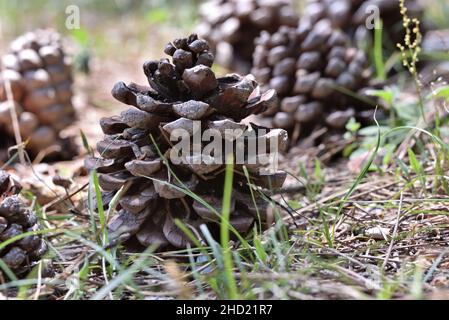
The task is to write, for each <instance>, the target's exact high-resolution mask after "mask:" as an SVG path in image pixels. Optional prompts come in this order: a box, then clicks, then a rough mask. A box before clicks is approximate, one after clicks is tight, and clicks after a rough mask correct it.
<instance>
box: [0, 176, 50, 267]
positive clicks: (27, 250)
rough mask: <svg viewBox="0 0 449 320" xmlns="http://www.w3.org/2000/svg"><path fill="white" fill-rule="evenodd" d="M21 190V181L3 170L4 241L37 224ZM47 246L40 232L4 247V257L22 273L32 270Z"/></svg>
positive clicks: (0, 236) (0, 234)
mask: <svg viewBox="0 0 449 320" xmlns="http://www.w3.org/2000/svg"><path fill="white" fill-rule="evenodd" d="M19 191H20V185H19V184H18V183H17V182H16V181H14V180H13V179H12V178H11V177H10V175H9V174H8V173H7V172H6V171H4V170H0V243H2V242H4V241H7V240H9V239H11V238H13V237H16V236H19V235H21V234H23V233H25V232H30V231H34V230H36V228H37V219H36V216H35V215H34V213H33V212H32V211H31V210H30V209H29V208H28V207H27V206H26V205H24V203H23V202H22V201H21V199H20V197H19V196H18V193H19ZM46 250H47V245H46V243H45V241H44V240H43V239H42V238H41V237H40V236H37V235H30V236H26V237H24V238H22V239H20V240H18V241H15V242H13V243H11V244H10V245H8V246H6V247H5V248H4V249H3V250H2V249H0V259H1V260H3V262H4V263H5V264H6V265H7V266H8V267H9V268H10V269H11V270H12V271H13V272H15V273H16V274H17V275H21V274H23V273H25V272H26V271H27V270H30V268H31V267H32V266H33V264H35V263H36V262H37V261H38V260H39V259H40V258H41V257H42V256H43V254H44V253H45V252H46ZM1 273H2V271H1V269H0V275H1Z"/></svg>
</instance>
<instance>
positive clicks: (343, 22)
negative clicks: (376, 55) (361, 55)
mask: <svg viewBox="0 0 449 320" xmlns="http://www.w3.org/2000/svg"><path fill="white" fill-rule="evenodd" d="M376 7H377V8H378V9H379V15H380V18H381V19H382V22H383V38H384V40H387V41H391V44H392V48H393V49H396V43H398V42H402V41H403V39H404V27H403V25H402V16H401V13H400V9H399V2H398V1H392V0H308V2H307V4H306V7H305V9H304V11H303V16H306V17H307V18H308V19H310V20H311V22H312V23H316V22H318V21H319V20H321V19H329V20H330V21H331V23H332V27H333V28H339V29H341V30H343V31H344V32H345V33H347V34H348V35H349V36H350V37H351V38H352V39H353V40H354V43H357V44H360V45H363V44H366V42H367V40H369V39H370V38H371V33H372V30H369V29H368V28H367V25H368V26H370V25H371V24H373V23H375V21H374V20H373V19H372V17H371V16H372V14H373V8H376ZM406 7H407V11H408V15H409V16H410V17H416V18H420V19H421V18H422V16H423V14H424V8H423V7H422V5H420V4H419V1H416V0H407V1H406Z"/></svg>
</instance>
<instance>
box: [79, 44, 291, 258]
mask: <svg viewBox="0 0 449 320" xmlns="http://www.w3.org/2000/svg"><path fill="white" fill-rule="evenodd" d="M164 51H165V53H166V54H168V55H170V56H172V62H170V60H169V59H161V60H159V61H148V62H146V63H145V64H144V66H143V70H144V72H145V75H146V76H147V78H148V82H149V84H150V87H144V86H139V85H136V84H134V83H131V84H128V85H125V84H124V83H123V82H119V83H117V84H116V85H115V86H114V88H113V89H112V95H113V96H114V97H115V98H116V99H117V100H119V101H121V102H123V103H125V104H128V105H132V106H134V107H135V108H131V109H129V110H127V111H124V112H122V113H121V114H120V115H119V116H113V117H111V118H104V119H102V120H101V122H100V124H101V127H102V129H103V132H104V133H105V135H106V136H105V138H104V140H102V141H100V142H99V143H98V144H97V149H98V151H99V153H100V154H101V156H102V157H101V158H89V159H87V160H86V167H87V168H89V169H96V170H97V171H98V172H99V182H100V186H101V188H102V189H103V190H104V191H105V193H104V196H103V198H104V202H105V203H106V205H107V204H108V202H109V201H110V200H111V198H112V197H113V196H114V195H115V194H116V193H117V191H118V190H119V189H120V188H122V187H123V186H125V187H124V189H123V190H125V192H124V194H123V196H122V198H121V200H120V204H119V207H118V210H119V213H118V215H116V216H115V218H114V220H113V221H112V222H111V224H110V226H109V229H110V233H111V234H110V237H111V239H119V240H123V241H124V240H128V239H130V238H133V236H135V238H137V240H138V241H139V242H140V243H141V244H142V245H144V246H149V245H153V244H158V245H159V249H163V248H167V247H177V248H184V247H185V246H186V244H187V243H188V242H189V240H188V238H187V237H186V236H185V234H184V233H183V232H182V231H181V230H180V229H179V228H178V227H177V226H176V225H175V222H174V220H175V219H176V218H178V219H180V220H181V221H182V222H183V223H185V224H186V225H187V226H188V227H189V228H193V229H194V230H196V231H195V232H194V234H195V235H199V234H201V232H199V230H198V227H199V225H200V224H207V225H209V227H210V228H211V230H213V229H214V228H215V227H216V226H217V222H219V221H220V216H219V215H218V216H217V215H216V214H214V213H213V212H211V211H210V210H209V209H207V208H206V207H204V206H203V205H202V204H201V203H200V202H199V201H197V200H194V199H192V198H191V197H189V196H186V194H185V193H183V192H181V191H180V190H179V189H176V188H175V187H173V186H171V185H168V184H167V183H171V184H174V185H177V186H179V187H181V186H182V185H184V186H185V187H186V188H188V189H189V190H191V191H193V192H195V193H196V194H197V195H199V196H200V197H202V198H203V199H204V200H206V202H208V203H209V204H210V205H211V206H212V207H213V208H216V210H217V211H218V212H219V213H221V199H222V195H223V182H224V165H223V164H206V163H205V161H207V159H205V158H203V159H200V152H201V151H195V150H194V147H192V144H190V145H189V148H190V149H189V150H190V151H189V152H190V154H189V155H188V156H186V159H185V160H187V161H184V162H181V163H178V162H177V161H174V158H173V155H172V153H171V151H173V150H172V149H173V148H174V147H173V144H175V143H176V142H171V141H170V139H169V136H170V134H171V133H172V132H173V131H174V130H175V129H180V128H183V129H185V132H187V137H188V138H189V139H192V135H193V134H192V133H193V130H194V127H193V121H195V120H196V121H199V122H200V124H201V130H202V131H204V130H205V129H215V131H214V132H215V133H220V137H219V140H218V141H219V142H220V144H224V143H225V142H226V143H229V142H230V143H231V144H235V141H234V139H233V138H232V137H229V136H227V138H226V139H227V140H226V141H225V138H224V136H223V132H224V130H226V129H241V130H242V131H245V130H248V129H249V128H248V126H247V125H245V124H243V123H241V122H240V120H241V119H243V118H245V117H246V116H248V115H250V114H254V113H260V112H263V111H264V110H266V109H267V108H269V107H271V106H272V105H273V104H276V102H277V101H276V100H277V98H276V94H275V92H274V90H269V91H267V92H264V93H262V92H261V91H260V88H259V86H258V84H257V82H256V81H255V80H254V79H253V77H252V76H246V77H241V76H239V75H236V74H233V75H228V76H226V77H223V78H216V77H215V74H214V72H213V71H212V69H211V66H212V63H213V60H214V57H213V55H212V53H211V52H210V51H209V45H208V43H207V42H206V41H205V40H201V39H198V37H197V36H196V35H191V36H189V37H188V38H182V39H176V40H174V41H173V42H172V43H168V44H167V46H166V47H165V50H164ZM253 127H256V126H255V125H253ZM150 135H152V137H154V140H155V142H156V146H157V148H156V146H155V145H153V143H152V140H151V139H150ZM270 137H273V139H275V140H276V141H278V143H279V146H280V148H282V147H285V146H286V143H287V141H286V140H287V133H286V132H285V131H284V130H280V129H277V130H276V129H273V130H271V131H269V132H267V133H266V134H265V135H258V138H259V139H261V141H262V142H263V143H265V144H267V143H268V139H269V138H270ZM221 139H223V140H221ZM249 139H250V137H249V138H248V140H249ZM248 140H246V141H245V143H246V142H248ZM191 142H192V141H191ZM202 144H203V143H202ZM206 144H207V143H206ZM193 145H194V146H197V145H198V144H195V141H193ZM203 147H204V144H203ZM157 149H159V151H158V150H157ZM201 150H203V149H201ZM204 150H205V149H204ZM233 150H236V149H235V148H233ZM159 152H160V153H161V154H162V155H163V156H164V157H165V158H166V159H167V161H168V165H169V168H170V169H171V170H173V172H170V171H169V170H168V169H167V166H166V163H164V162H163V159H162V158H161V156H160V154H159ZM215 155H217V154H215ZM194 159H200V160H201V161H199V163H195V162H194V161H192V160H194ZM234 159H235V155H234ZM259 167H260V164H259V165H258V164H257V163H256V164H253V165H248V170H249V172H250V178H251V181H252V183H254V184H255V185H257V186H261V187H265V188H270V187H272V188H278V187H280V186H281V185H282V184H283V181H284V179H285V174H284V173H282V172H275V173H272V174H270V175H260V174H259V170H258V168H259ZM235 172H236V174H235V177H234V186H233V193H232V204H231V218H230V223H231V225H232V226H233V227H235V229H237V231H239V232H241V233H246V232H248V231H249V230H250V229H251V226H252V225H253V223H254V221H255V220H256V217H257V216H258V215H260V218H261V219H262V220H264V219H265V212H266V210H265V209H266V206H267V205H266V203H265V202H264V201H263V200H262V199H261V198H260V197H259V196H258V193H257V192H255V196H256V199H257V206H258V207H256V205H255V204H254V203H253V201H252V197H251V193H250V189H249V188H248V184H247V180H246V178H245V175H244V174H243V170H242V166H241V165H236V166H235ZM172 173H175V176H177V177H178V178H179V180H180V181H182V183H181V182H180V181H179V180H177V178H176V177H175V176H174V175H173V174H172ZM151 178H152V179H156V180H152V179H151ZM258 212H259V213H258ZM135 238H133V239H135Z"/></svg>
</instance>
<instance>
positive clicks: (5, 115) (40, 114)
mask: <svg viewBox="0 0 449 320" xmlns="http://www.w3.org/2000/svg"><path fill="white" fill-rule="evenodd" d="M10 50H11V52H10V53H9V54H6V55H5V56H3V58H2V62H3V68H4V70H3V72H1V73H0V134H2V135H6V136H9V137H13V136H14V133H13V126H12V121H11V118H10V110H9V106H10V104H9V103H8V102H6V100H7V95H6V87H5V80H6V79H8V80H9V82H10V84H11V89H12V94H13V99H14V101H15V102H16V111H17V114H18V120H19V126H20V133H21V135H22V138H23V140H27V139H29V142H28V145H27V147H28V149H29V151H30V153H31V154H32V155H35V154H37V153H38V152H40V151H42V150H44V149H46V148H49V147H50V146H59V149H60V150H59V155H60V156H62V158H70V157H73V155H74V150H73V149H74V147H73V145H71V144H70V141H69V140H68V139H61V138H60V137H59V132H60V131H61V130H62V129H64V128H66V127H67V126H69V125H70V124H71V123H72V122H73V121H74V119H75V111H74V108H73V106H72V102H71V99H72V88H71V87H72V76H71V66H70V64H69V61H68V59H67V57H66V56H65V54H64V49H63V47H62V43H61V38H60V35H59V34H58V33H56V32H54V31H53V30H50V29H45V30H37V31H34V32H29V33H26V34H24V35H22V36H20V37H19V38H17V39H16V40H15V41H13V42H12V44H11V47H10ZM10 140H12V144H14V140H13V139H10ZM9 146H11V144H6V143H5V144H4V145H1V146H0V147H1V148H5V147H9ZM0 160H4V158H3V159H2V158H0Z"/></svg>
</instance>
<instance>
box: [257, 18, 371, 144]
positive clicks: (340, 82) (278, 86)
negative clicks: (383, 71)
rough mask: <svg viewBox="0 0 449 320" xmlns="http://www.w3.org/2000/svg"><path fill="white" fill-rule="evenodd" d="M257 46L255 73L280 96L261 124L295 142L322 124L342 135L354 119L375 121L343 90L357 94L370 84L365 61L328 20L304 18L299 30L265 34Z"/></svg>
mask: <svg viewBox="0 0 449 320" xmlns="http://www.w3.org/2000/svg"><path fill="white" fill-rule="evenodd" d="M256 43H257V47H256V50H255V52H254V67H253V69H252V73H253V74H254V76H255V77H256V80H257V81H258V82H259V83H260V84H261V86H262V87H264V88H271V89H275V90H276V91H277V94H278V96H279V98H280V99H279V102H280V103H279V104H278V105H277V106H276V107H275V108H273V109H270V110H268V111H267V112H265V113H264V116H265V118H264V119H262V120H261V121H262V122H261V124H264V125H267V126H271V127H280V128H283V129H286V130H288V131H289V132H290V134H291V137H292V142H295V141H296V140H297V139H298V138H299V137H304V136H307V135H308V134H310V133H311V132H312V130H313V129H315V128H317V127H320V126H327V127H328V128H329V129H330V130H331V131H332V130H337V131H338V130H342V129H344V127H345V124H346V123H347V121H348V120H349V119H350V118H351V117H355V118H358V120H364V119H370V118H371V117H372V115H373V110H372V108H370V107H369V106H367V105H366V104H365V103H362V102H360V101H358V100H355V99H353V98H351V97H350V96H349V95H347V94H345V93H343V92H342V89H344V90H347V91H352V92H357V91H358V90H359V89H362V88H364V86H365V85H366V84H367V81H368V79H369V75H370V71H369V69H367V68H366V64H367V58H366V56H365V54H364V52H363V51H362V50H358V49H356V48H354V47H351V46H350V44H349V39H348V36H347V35H346V34H345V33H343V32H342V31H340V30H335V29H333V28H332V26H331V22H330V20H328V19H322V20H320V21H319V22H317V23H316V24H312V23H311V22H310V21H308V20H301V23H300V25H299V27H298V28H288V27H281V28H280V29H279V30H278V31H277V32H275V33H273V34H271V35H270V34H269V33H267V32H262V33H261V36H260V37H259V38H258V39H257V40H256Z"/></svg>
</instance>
